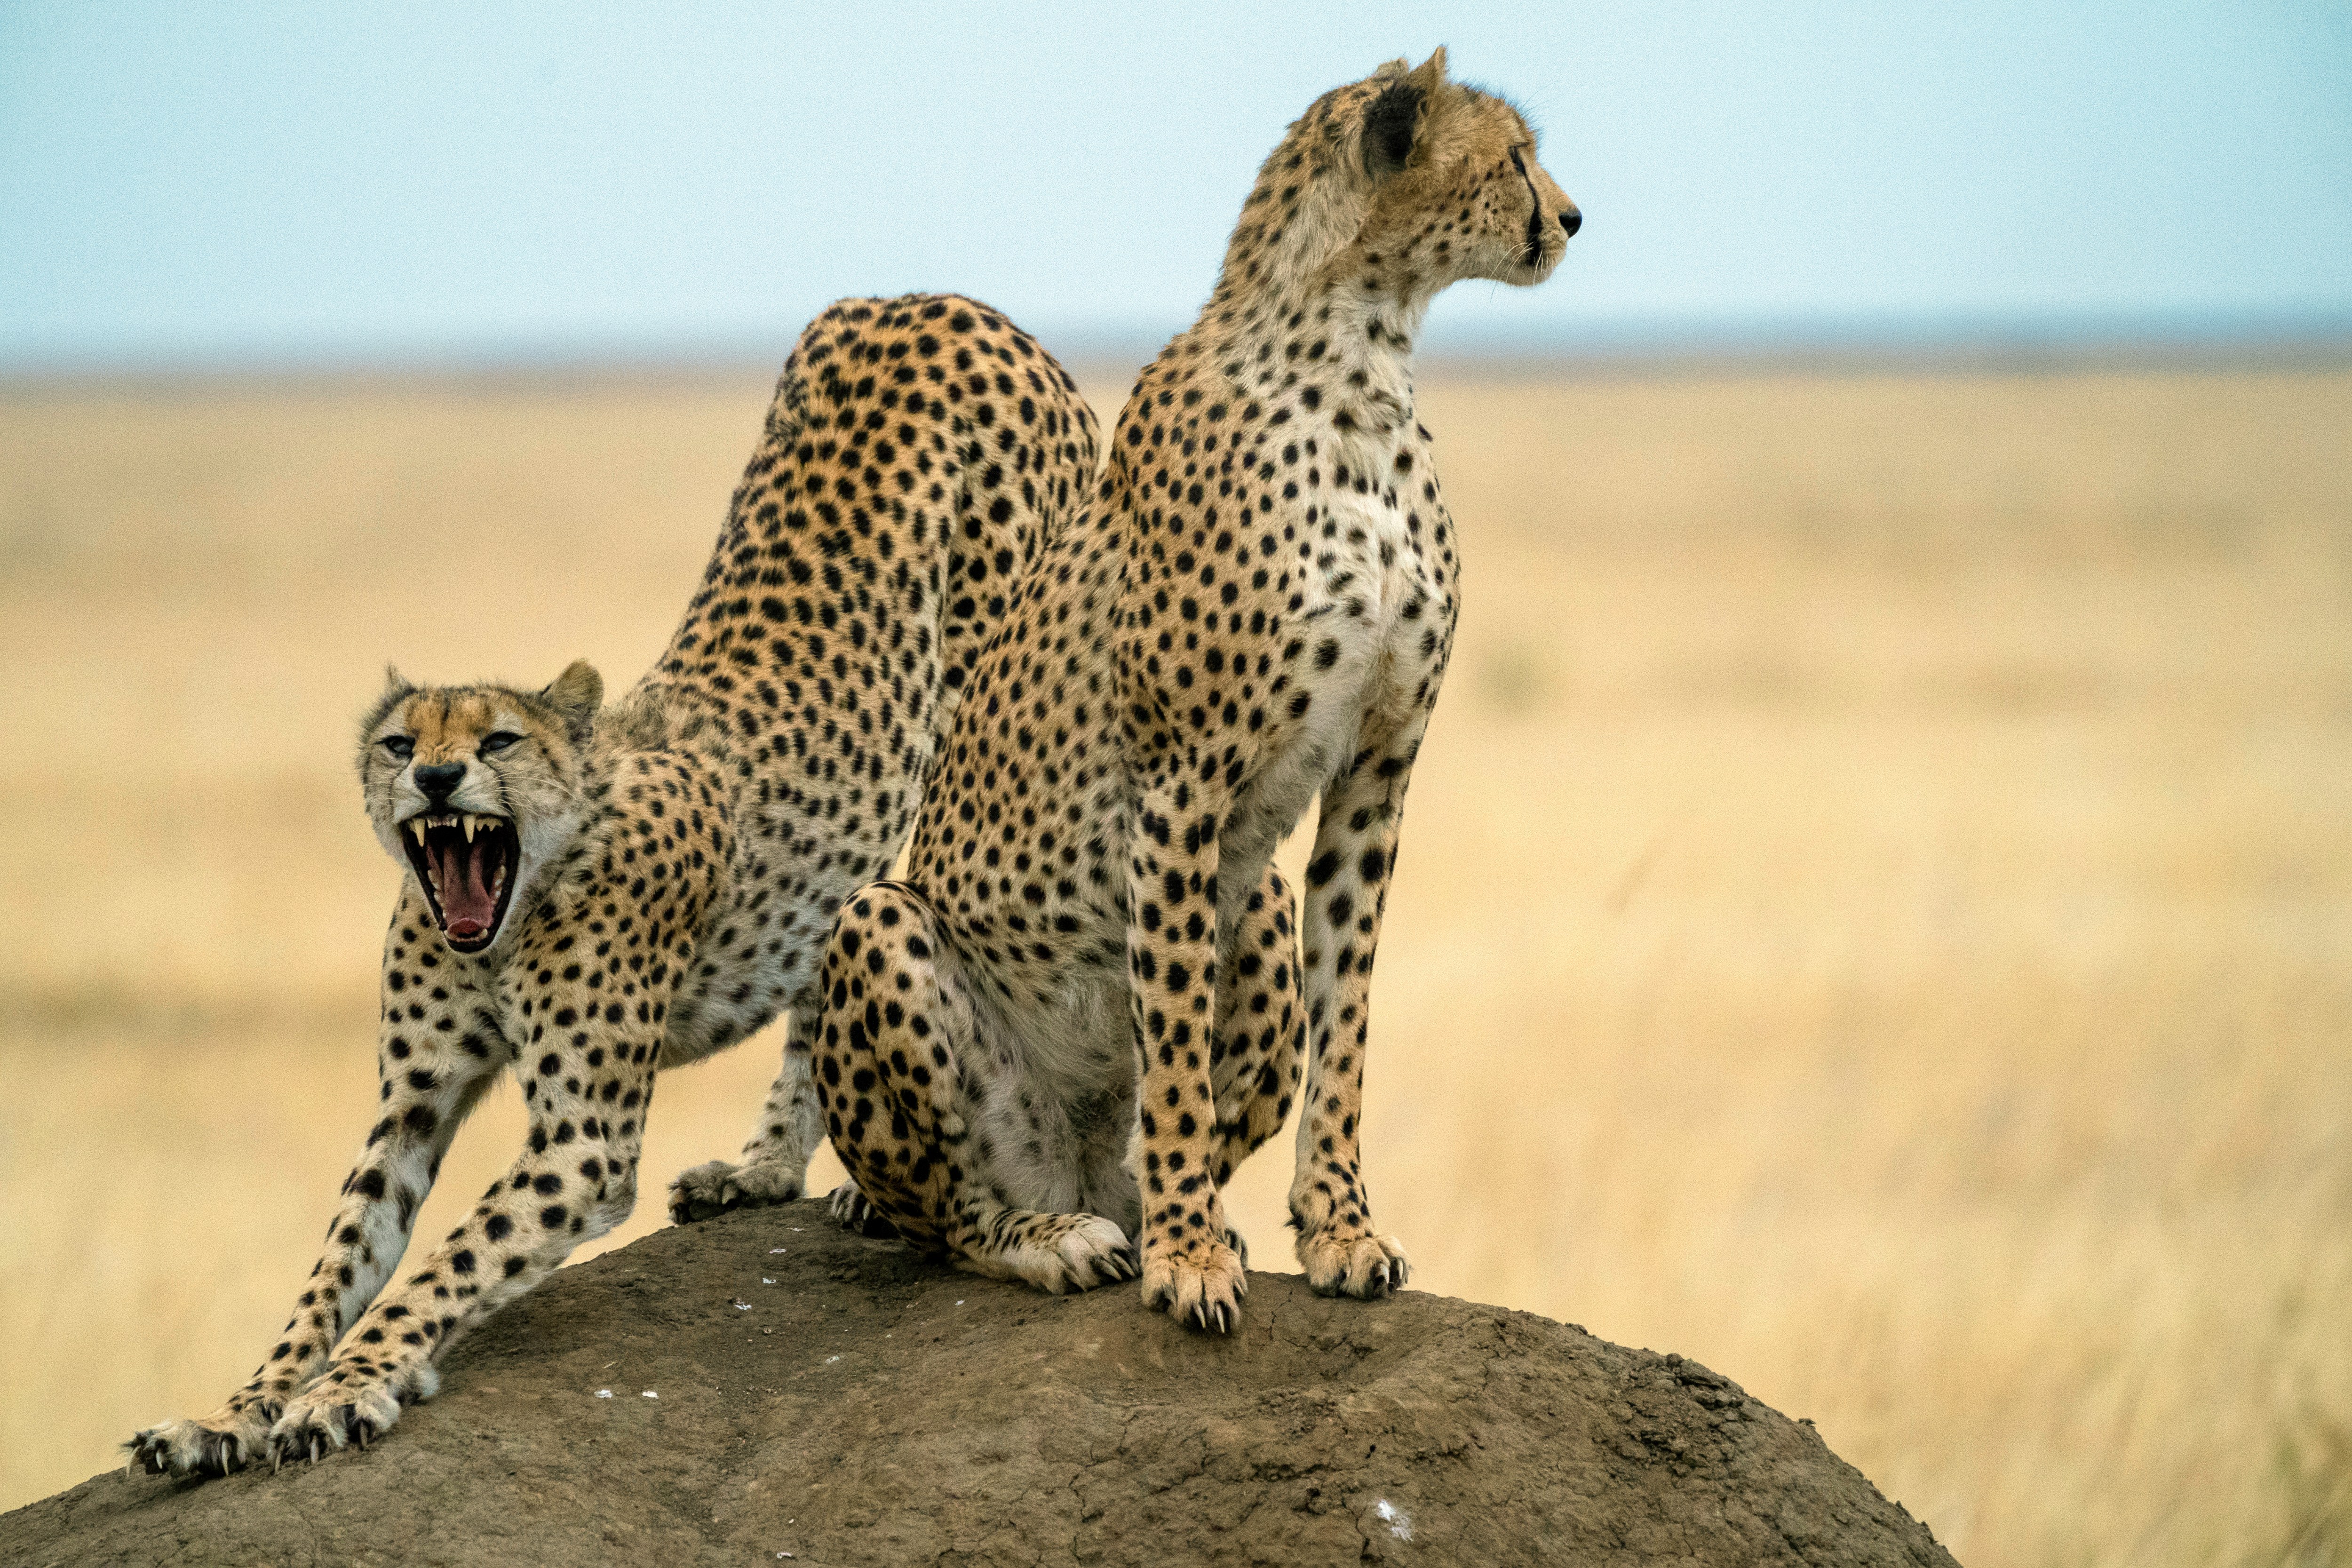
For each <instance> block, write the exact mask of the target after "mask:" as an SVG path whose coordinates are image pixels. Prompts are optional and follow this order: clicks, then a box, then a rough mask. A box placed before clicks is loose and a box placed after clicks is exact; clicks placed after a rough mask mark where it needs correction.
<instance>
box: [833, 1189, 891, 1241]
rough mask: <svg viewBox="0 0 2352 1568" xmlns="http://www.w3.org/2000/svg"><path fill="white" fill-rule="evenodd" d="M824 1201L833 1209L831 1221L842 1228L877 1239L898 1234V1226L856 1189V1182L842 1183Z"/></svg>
mask: <svg viewBox="0 0 2352 1568" xmlns="http://www.w3.org/2000/svg"><path fill="white" fill-rule="evenodd" d="M825 1201H826V1203H827V1204H828V1205H829V1206H830V1207H831V1208H832V1210H833V1223H834V1224H835V1225H837V1226H841V1228H842V1229H844V1230H852V1231H856V1233H857V1234H858V1235H860V1236H870V1237H874V1238H875V1239H876V1240H877V1241H878V1240H887V1238H889V1237H894V1236H896V1235H898V1226H895V1225H892V1224H891V1223H890V1221H889V1219H888V1218H887V1216H886V1215H884V1214H883V1213H882V1211H881V1210H880V1209H877V1208H876V1207H875V1206H874V1205H873V1203H872V1202H871V1201H870V1200H869V1199H867V1197H866V1194H864V1193H861V1192H859V1191H858V1190H857V1184H856V1182H844V1183H842V1184H841V1185H839V1186H837V1187H835V1188H834V1189H833V1194H832V1196H830V1197H829V1198H827V1199H826V1200H825Z"/></svg>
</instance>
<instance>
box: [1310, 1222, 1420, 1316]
mask: <svg viewBox="0 0 2352 1568" xmlns="http://www.w3.org/2000/svg"><path fill="white" fill-rule="evenodd" d="M1298 1262H1299V1265H1300V1267H1301V1268H1305V1269H1306V1270H1307V1287H1308V1289H1312V1290H1313V1291H1314V1292H1315V1293H1316V1294H1317V1295H1318V1296H1355V1297H1358V1298H1360V1299H1361V1300H1368V1301H1369V1300H1372V1299H1373V1298H1374V1297H1379V1296H1392V1295H1394V1294H1395V1293H1396V1292H1397V1291H1399V1290H1402V1289H1404V1282H1405V1281H1406V1280H1407V1279H1410V1278H1412V1263H1411V1262H1410V1261H1409V1260H1408V1259H1407V1258H1405V1255H1404V1244H1403V1243H1402V1242H1400V1241H1399V1240H1397V1238H1396V1237H1392V1236H1374V1235H1372V1234H1371V1233H1370V1231H1353V1232H1342V1231H1335V1230H1311V1231H1301V1232H1299V1234H1298Z"/></svg>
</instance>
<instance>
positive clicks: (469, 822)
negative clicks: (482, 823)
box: [466, 811, 475, 844]
mask: <svg viewBox="0 0 2352 1568" xmlns="http://www.w3.org/2000/svg"><path fill="white" fill-rule="evenodd" d="M474 820H475V819H474V814H473V813H472V812H470V811H469V812H467V813H466V842H467V843H468V844H471V843H472V842H473V841H474Z"/></svg>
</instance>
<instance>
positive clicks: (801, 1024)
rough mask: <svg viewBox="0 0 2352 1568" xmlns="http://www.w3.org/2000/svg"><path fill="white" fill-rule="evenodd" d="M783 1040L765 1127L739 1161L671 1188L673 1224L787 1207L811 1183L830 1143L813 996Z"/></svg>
mask: <svg viewBox="0 0 2352 1568" xmlns="http://www.w3.org/2000/svg"><path fill="white" fill-rule="evenodd" d="M791 1017H792V1021H791V1023H790V1024H789V1025H788V1026H787V1028H786V1032H785V1037H784V1061H783V1066H782V1068H780V1069H779V1070H778V1071H777V1073H776V1081H775V1082H774V1083H773V1084H772V1085H770V1086H769V1089H768V1100H767V1103H766V1104H765V1105H763V1106H761V1108H760V1124H759V1125H758V1126H757V1127H756V1128H754V1129H753V1130H752V1132H751V1138H750V1140H749V1141H747V1142H745V1143H744V1145H743V1152H742V1153H741V1154H740V1155H739V1156H738V1157H737V1158H735V1159H733V1160H709V1161H706V1162H704V1163H702V1164H699V1165H696V1166H694V1167H692V1168H691V1169H689V1170H686V1171H681V1172H679V1173H678V1175H677V1180H676V1181H673V1182H672V1183H671V1184H670V1187H669V1217H670V1218H671V1219H672V1220H673V1221H675V1222H676V1223H677V1224H679V1225H686V1224H689V1223H691V1222H692V1221H695V1220H703V1219H709V1218H711V1217H713V1216H714V1215H721V1214H725V1213H727V1212H728V1211H729V1210H730V1209H738V1208H750V1207H754V1206H758V1205H767V1204H788V1203H791V1202H793V1200H794V1199H796V1198H798V1197H799V1196H800V1195H801V1194H802V1192H803V1189H804V1188H805V1186H806V1184H807V1182H808V1165H809V1159H810V1156H812V1155H814V1153H815V1152H816V1149H817V1145H818V1144H819V1143H820V1142H824V1108H823V1107H822V1106H821V1105H820V1104H819V1103H818V1102H817V1093H816V1076H815V1066H814V1063H815V1057H814V1052H813V1051H812V1050H811V1048H810V1042H811V1041H812V1040H813V1039H814V1037H815V1034H816V1005H815V999H814V996H813V995H812V996H811V997H810V998H809V999H808V1000H807V1001H806V1002H804V1003H803V1004H801V1005H796V1006H794V1007H793V1010H792V1015H791Z"/></svg>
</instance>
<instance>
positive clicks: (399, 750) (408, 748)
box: [376, 735, 416, 762]
mask: <svg viewBox="0 0 2352 1568" xmlns="http://www.w3.org/2000/svg"><path fill="white" fill-rule="evenodd" d="M376 744H377V745H379V746H382V747H383V749H384V750H385V751H387V752H391V753H392V754H393V755H394V756H395V757H398V758H400V759H401V760H402V761H403V762H405V761H407V759H408V754H409V753H410V752H414V751H415V750H416V742H414V741H412V740H410V739H409V738H408V737H407V736H405V735H386V736H385V737H384V738H383V740H381V741H378V742H376Z"/></svg>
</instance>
